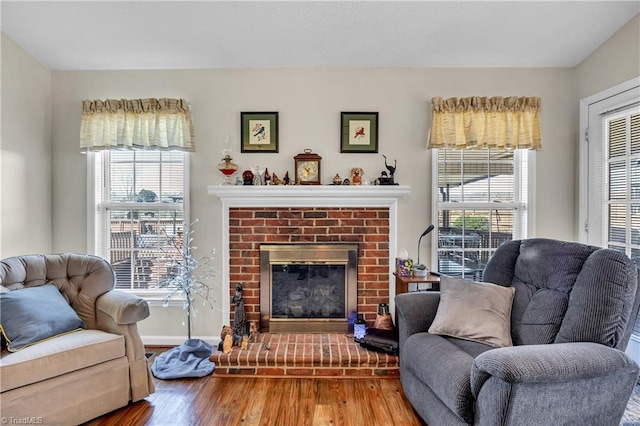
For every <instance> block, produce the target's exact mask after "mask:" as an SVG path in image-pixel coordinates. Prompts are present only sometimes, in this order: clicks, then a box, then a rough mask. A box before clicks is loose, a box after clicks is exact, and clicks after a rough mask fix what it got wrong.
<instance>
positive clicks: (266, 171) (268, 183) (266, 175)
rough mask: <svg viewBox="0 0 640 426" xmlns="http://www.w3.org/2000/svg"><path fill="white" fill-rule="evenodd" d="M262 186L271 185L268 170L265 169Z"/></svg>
mask: <svg viewBox="0 0 640 426" xmlns="http://www.w3.org/2000/svg"><path fill="white" fill-rule="evenodd" d="M264 184H265V185H271V175H270V174H269V169H268V168H266V167H265V169H264Z"/></svg>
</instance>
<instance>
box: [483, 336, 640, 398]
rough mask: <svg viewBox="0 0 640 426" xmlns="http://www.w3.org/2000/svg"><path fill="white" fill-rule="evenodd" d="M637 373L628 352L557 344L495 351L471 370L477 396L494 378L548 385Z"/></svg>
mask: <svg viewBox="0 0 640 426" xmlns="http://www.w3.org/2000/svg"><path fill="white" fill-rule="evenodd" d="M625 369H626V370H628V371H633V370H634V369H636V370H637V369H638V366H637V365H636V363H635V362H634V361H633V360H632V359H631V358H629V357H628V356H627V355H626V354H625V353H624V352H622V351H619V350H617V349H613V348H610V347H608V346H604V345H600V344H597V343H588V342H577V343H556V344H549V345H523V346H513V347H508V348H500V349H493V350H490V351H487V352H484V353H482V354H480V355H478V356H477V357H476V359H475V361H474V363H473V368H472V369H471V388H472V391H473V392H474V394H476V395H477V392H478V391H479V390H480V388H481V387H482V384H483V383H484V382H485V381H486V380H487V379H488V378H489V377H491V376H493V377H496V378H499V379H500V380H503V381H505V382H508V383H546V382H556V381H558V380H562V381H571V380H580V379H588V378H593V377H598V376H607V375H609V374H611V373H614V372H616V371H618V370H625Z"/></svg>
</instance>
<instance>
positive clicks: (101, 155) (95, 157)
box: [86, 150, 191, 306]
mask: <svg viewBox="0 0 640 426" xmlns="http://www.w3.org/2000/svg"><path fill="white" fill-rule="evenodd" d="M180 152H182V154H183V174H184V176H183V201H182V216H183V221H184V223H190V219H189V218H190V214H189V206H190V201H189V188H190V185H189V177H190V173H189V170H190V157H191V156H190V155H189V153H188V152H186V151H180ZM86 155H87V252H88V253H89V254H93V255H96V256H101V257H105V253H103V252H102V251H104V248H102V249H99V248H98V247H97V245H98V243H97V242H98V238H97V236H98V234H99V233H101V232H105V231H104V230H100V228H99V227H100V226H101V225H102V226H106V223H105V222H104V221H101V220H99V216H101V215H103V214H104V213H105V212H106V211H107V209H108V206H113V205H114V204H115V203H111V202H106V201H105V199H104V197H105V196H106V194H109V193H110V187H109V179H108V178H107V174H106V172H105V170H106V169H107V167H108V166H109V165H110V158H111V157H110V152H109V151H108V150H104V151H90V152H87V153H86ZM98 172H99V173H102V176H103V177H102V188H101V191H102V194H96V186H97V182H96V173H98ZM98 196H100V200H98V199H97V198H96V197H98ZM170 206H171V205H166V206H163V205H162V204H160V203H158V204H146V203H145V205H144V210H156V211H161V210H175V206H174V207H173V208H171V207H170ZM117 207H118V208H122V209H127V208H131V209H140V207H141V206H140V204H139V203H117ZM105 258H106V257H105ZM118 290H121V291H124V292H127V293H132V294H135V295H137V296H140V297H142V298H144V299H145V300H146V301H148V302H149V303H150V304H152V305H162V304H163V303H164V302H165V297H166V296H167V295H168V294H169V290H167V289H151V290H148V289H126V288H119V289H118ZM182 303H183V297H182V296H178V295H176V296H174V297H172V298H171V300H169V301H168V304H169V305H171V306H173V305H176V306H177V305H180V306H181V305H182Z"/></svg>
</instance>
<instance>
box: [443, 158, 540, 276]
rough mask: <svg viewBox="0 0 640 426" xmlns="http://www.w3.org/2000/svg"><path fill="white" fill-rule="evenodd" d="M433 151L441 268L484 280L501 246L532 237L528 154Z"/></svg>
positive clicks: (447, 271)
mask: <svg viewBox="0 0 640 426" xmlns="http://www.w3.org/2000/svg"><path fill="white" fill-rule="evenodd" d="M434 152H435V158H436V165H435V167H434V173H435V176H434V182H435V183H436V185H437V188H436V190H437V192H438V197H437V202H436V206H435V210H436V213H437V218H438V223H437V238H435V241H434V244H435V245H436V250H435V252H436V258H437V265H438V266H437V267H438V271H439V272H441V273H443V274H446V275H454V276H462V277H466V278H472V279H476V280H481V279H482V271H483V269H484V267H485V265H486V263H487V261H488V260H489V258H490V257H491V255H492V254H493V252H494V251H495V250H496V248H498V246H500V244H502V243H503V242H505V241H507V240H511V239H519V238H525V237H526V236H527V235H528V229H527V228H528V227H527V223H528V218H527V213H528V209H527V199H528V195H529V191H528V172H529V167H528V159H529V155H530V153H529V151H527V150H521V149H517V150H507V149H463V150H455V149H438V150H435V151H434ZM434 199H435V197H434Z"/></svg>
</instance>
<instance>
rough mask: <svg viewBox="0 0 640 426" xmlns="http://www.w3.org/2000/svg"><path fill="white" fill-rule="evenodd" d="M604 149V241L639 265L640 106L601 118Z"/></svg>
mask: <svg viewBox="0 0 640 426" xmlns="http://www.w3.org/2000/svg"><path fill="white" fill-rule="evenodd" d="M603 121H604V123H603V127H604V128H605V129H606V130H605V134H604V136H605V140H604V145H605V149H606V158H607V160H606V184H605V188H606V192H607V196H606V202H605V211H604V212H603V217H604V219H605V223H604V229H605V230H606V233H605V235H604V241H605V242H606V246H607V247H609V248H612V249H614V250H618V251H621V252H622V253H625V254H626V255H627V256H629V257H630V258H631V260H633V261H634V262H635V263H636V265H639V266H640V107H637V106H636V107H633V108H630V109H626V110H623V111H619V112H613V113H611V114H608V115H605V116H604V117H603Z"/></svg>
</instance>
